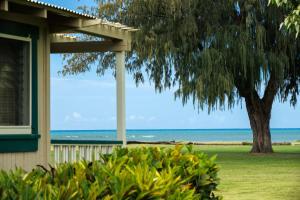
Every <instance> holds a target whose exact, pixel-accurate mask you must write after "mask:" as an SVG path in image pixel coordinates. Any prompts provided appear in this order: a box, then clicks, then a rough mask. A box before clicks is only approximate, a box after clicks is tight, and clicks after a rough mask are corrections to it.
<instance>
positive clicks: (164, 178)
mask: <svg viewBox="0 0 300 200" xmlns="http://www.w3.org/2000/svg"><path fill="white" fill-rule="evenodd" d="M182 148H183V147H182V146H176V147H175V148H173V149H164V148H158V147H150V148H146V147H142V148H134V149H127V148H118V149H116V150H114V152H113V153H112V154H111V155H106V156H102V160H101V161H96V162H92V163H87V162H85V161H82V162H77V163H73V164H69V163H66V164H60V165H59V166H57V168H56V169H55V168H51V169H50V170H49V171H48V170H47V169H45V168H44V167H41V166H39V167H37V168H35V169H34V170H32V171H31V172H29V173H25V172H24V171H23V170H21V169H17V170H15V171H10V172H4V171H1V172H0V197H1V199H24V200H25V199H28V200H29V199H30V200H31V199H104V200H110V199H111V200H121V199H126V200H133V199H178V200H185V199H201V200H218V199H220V197H217V196H215V194H214V191H215V190H216V187H217V184H218V178H217V171H218V168H217V166H216V164H215V163H214V160H215V157H212V158H208V156H207V155H205V154H203V153H198V152H194V151H193V150H192V146H187V150H186V151H183V149H182Z"/></svg>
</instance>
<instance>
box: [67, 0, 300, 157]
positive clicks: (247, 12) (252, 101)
mask: <svg viewBox="0 0 300 200" xmlns="http://www.w3.org/2000/svg"><path fill="white" fill-rule="evenodd" d="M97 2H98V3H99V8H98V7H97V8H93V9H92V10H88V9H86V8H83V10H84V11H85V12H90V13H92V14H97V15H98V16H99V17H100V18H104V19H108V20H110V21H119V22H122V23H124V24H127V25H129V26H133V27H136V28H139V31H138V32H137V33H136V34H135V36H134V38H133V44H132V47H133V51H132V52H130V53H128V55H127V62H126V67H127V69H128V70H129V71H130V72H132V73H133V74H134V79H135V80H136V82H137V83H139V82H143V81H144V76H143V75H144V72H146V73H147V74H148V76H149V79H150V81H152V82H154V85H155V88H156V90H157V91H159V92H161V91H163V90H164V89H167V88H170V87H178V89H177V91H176V92H175V97H176V98H181V99H182V102H183V104H186V103H187V102H188V101H189V100H191V101H192V102H193V103H194V105H196V106H197V107H198V108H200V109H203V108H205V107H206V106H207V107H208V110H209V111H212V110H215V109H222V110H223V109H226V108H229V109H230V108H232V107H233V106H235V105H237V104H239V103H240V102H241V101H242V100H245V102H246V107H247V111H248V116H249V119H250V125H251V128H252V130H253V148H252V152H256V153H261V152H263V153H270V152H272V151H273V150H272V143H271V135H270V127H269V124H270V118H271V110H272V105H273V101H274V99H275V97H276V95H278V98H279V100H281V101H282V102H285V101H288V100H290V103H291V104H292V105H296V102H297V95H298V94H299V87H298V86H299V81H300V79H299V78H300V66H299V62H300V55H299V47H300V43H299V40H298V39H295V36H294V35H293V34H289V31H288V30H287V29H286V28H285V27H282V28H281V29H280V28H279V27H280V24H281V22H282V21H284V19H285V17H286V15H288V14H289V9H286V8H278V7H277V6H276V5H273V4H272V5H268V3H269V2H268V0H216V1H211V0H109V1H108V0H99V1H97ZM293 2H294V1H293ZM65 59H66V60H67V65H65V66H64V68H63V70H62V72H63V73H64V74H69V73H71V74H76V73H80V72H84V71H86V70H89V69H90V67H91V65H92V64H94V63H95V62H96V61H97V62H98V61H99V60H100V62H99V65H98V66H97V72H98V73H99V74H103V73H104V72H105V70H107V69H109V68H111V69H114V66H115V61H114V55H113V53H105V54H98V53H93V54H67V55H65Z"/></svg>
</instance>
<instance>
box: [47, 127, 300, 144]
mask: <svg viewBox="0 0 300 200" xmlns="http://www.w3.org/2000/svg"><path fill="white" fill-rule="evenodd" d="M126 134H127V140H128V141H145V142H157V141H176V142H179V141H191V142H216V141H223V142H226V141H237V142H251V141H252V131H251V129H145V130H127V132H126ZM271 134H272V141H273V142H292V141H295V140H300V128H280V129H271ZM116 138H117V135H116V130H52V131H51V139H69V140H116Z"/></svg>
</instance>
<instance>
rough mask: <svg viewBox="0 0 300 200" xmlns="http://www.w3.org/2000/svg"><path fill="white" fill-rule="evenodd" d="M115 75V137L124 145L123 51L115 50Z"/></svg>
mask: <svg viewBox="0 0 300 200" xmlns="http://www.w3.org/2000/svg"><path fill="white" fill-rule="evenodd" d="M116 64H117V70H116V77H117V138H118V140H122V141H123V145H124V146H125V145H126V120H125V116H126V114H125V107H126V104H125V51H121V52H116Z"/></svg>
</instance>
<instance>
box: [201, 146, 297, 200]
mask: <svg viewBox="0 0 300 200" xmlns="http://www.w3.org/2000/svg"><path fill="white" fill-rule="evenodd" d="M196 148H197V149H199V150H200V151H203V152H206V153H208V154H209V155H214V154H218V159H217V162H218V164H219V166H220V172H219V177H220V181H221V183H220V186H219V194H221V195H222V196H223V198H224V200H276V199H279V200H299V199H300V146H274V151H275V153H273V154H271V155H266V154H265V155H258V154H250V153H248V152H249V151H250V146H199V147H196Z"/></svg>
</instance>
